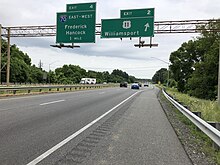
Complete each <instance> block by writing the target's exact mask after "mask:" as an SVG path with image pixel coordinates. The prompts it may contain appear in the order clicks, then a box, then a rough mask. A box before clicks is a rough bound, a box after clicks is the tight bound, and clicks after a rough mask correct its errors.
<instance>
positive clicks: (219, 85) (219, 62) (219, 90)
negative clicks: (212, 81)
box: [218, 41, 220, 106]
mask: <svg viewBox="0 0 220 165" xmlns="http://www.w3.org/2000/svg"><path fill="white" fill-rule="evenodd" d="M218 54H219V55H218V56H219V57H218V58H219V60H218V105H219V106H220V41H219V53H218Z"/></svg>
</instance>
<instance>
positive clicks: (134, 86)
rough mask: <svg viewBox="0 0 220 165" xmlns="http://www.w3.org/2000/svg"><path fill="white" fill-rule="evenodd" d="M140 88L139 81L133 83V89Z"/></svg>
mask: <svg viewBox="0 0 220 165" xmlns="http://www.w3.org/2000/svg"><path fill="white" fill-rule="evenodd" d="M139 88H140V86H139V84H137V83H134V84H132V85H131V89H139Z"/></svg>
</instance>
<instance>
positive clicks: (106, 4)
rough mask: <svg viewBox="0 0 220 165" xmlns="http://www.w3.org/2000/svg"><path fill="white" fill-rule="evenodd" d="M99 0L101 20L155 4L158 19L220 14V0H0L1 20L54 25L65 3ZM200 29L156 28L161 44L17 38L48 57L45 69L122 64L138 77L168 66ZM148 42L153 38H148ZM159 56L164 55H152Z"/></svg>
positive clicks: (35, 57)
mask: <svg viewBox="0 0 220 165" xmlns="http://www.w3.org/2000/svg"><path fill="white" fill-rule="evenodd" d="M87 2H96V5H97V9H96V23H101V19H113V18H120V10H122V9H141V8H155V21H163V20H167V21H168V20H169V21H170V20H171V21H172V20H173V21H175V20H198V19H213V18H215V19H217V18H220V3H219V0H96V1H94V0H74V1H70V0H0V24H2V26H4V27H7V26H21V25H22V26H24V25H55V24H56V13H57V12H65V11H66V4H71V3H87ZM196 36H197V35H196V34H163V35H162V34H157V35H155V37H154V38H153V42H154V43H158V44H159V46H158V47H154V48H147V47H145V48H140V49H139V48H135V47H134V44H137V43H138V39H137V38H133V39H132V40H131V41H130V40H129V39H123V40H122V41H121V40H120V39H100V36H96V43H91V44H79V45H80V46H81V47H80V48H79V49H57V48H52V47H50V45H51V44H55V42H56V39H55V37H44V38H12V39H11V43H12V44H16V45H17V46H18V47H19V49H20V50H22V51H23V52H25V53H27V54H28V55H29V56H30V58H31V60H32V64H35V65H38V63H39V61H40V60H41V61H42V62H43V67H44V69H45V70H47V71H48V70H49V66H50V69H51V70H54V69H55V68H57V67H61V66H63V65H64V64H72V65H79V66H81V67H82V68H85V69H87V70H95V71H109V72H111V71H112V70H113V69H121V70H123V71H126V72H127V73H128V74H129V75H133V76H135V77H137V78H152V76H153V75H154V74H155V72H156V71H157V70H159V69H160V68H162V67H164V68H167V63H165V62H168V61H169V56H170V53H171V52H173V51H175V50H177V49H178V48H179V47H180V46H181V44H182V43H183V42H186V41H188V40H190V39H193V38H195V37H196ZM144 40H145V41H146V42H149V38H144ZM152 57H156V58H158V59H161V60H162V61H165V62H162V61H160V60H158V59H155V58H152Z"/></svg>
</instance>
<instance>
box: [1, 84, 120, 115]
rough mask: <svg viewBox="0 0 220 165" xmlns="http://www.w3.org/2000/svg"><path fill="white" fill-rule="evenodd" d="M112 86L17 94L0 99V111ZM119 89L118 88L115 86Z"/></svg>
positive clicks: (88, 92)
mask: <svg viewBox="0 0 220 165" xmlns="http://www.w3.org/2000/svg"><path fill="white" fill-rule="evenodd" d="M113 89H114V88H107V89H96V90H84V91H73V92H63V93H50V94H40V95H29V96H17V97H9V98H4V99H0V105H1V106H0V111H6V110H10V109H16V108H18V107H20V108H23V107H29V106H33V105H36V104H40V103H43V102H52V101H54V100H63V99H66V98H71V97H74V96H75V95H77V96H80V95H83V97H84V96H85V95H88V96H89V95H92V94H94V93H101V92H112V91H114V90H113ZM115 90H116V91H119V90H120V88H116V89H115Z"/></svg>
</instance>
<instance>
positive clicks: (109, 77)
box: [1, 39, 136, 84]
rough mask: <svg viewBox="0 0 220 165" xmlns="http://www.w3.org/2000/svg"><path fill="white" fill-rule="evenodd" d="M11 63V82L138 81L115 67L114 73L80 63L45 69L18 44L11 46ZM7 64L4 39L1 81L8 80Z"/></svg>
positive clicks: (75, 82)
mask: <svg viewBox="0 0 220 165" xmlns="http://www.w3.org/2000/svg"><path fill="white" fill-rule="evenodd" d="M10 52H11V64H10V82H11V83H59V84H77V83H79V82H80V80H81V78H83V77H89V78H96V79H97V83H103V82H106V83H120V82H122V81H126V82H128V83H133V82H135V81H136V78H135V77H134V76H130V75H128V74H127V73H126V72H124V71H122V70H119V69H114V70H113V71H112V73H109V72H108V71H104V72H97V71H92V70H88V71H86V70H85V69H83V68H81V67H80V66H78V65H72V64H69V65H63V66H62V67H60V68H56V69H55V71H49V72H47V71H45V70H43V69H42V67H37V66H36V65H32V63H31V58H30V57H29V56H28V55H27V53H24V52H22V51H21V50H19V48H18V47H17V46H16V45H11V46H10ZM6 64H7V42H6V41H5V40H4V39H2V63H1V66H2V74H1V82H6Z"/></svg>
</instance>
